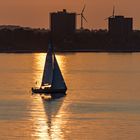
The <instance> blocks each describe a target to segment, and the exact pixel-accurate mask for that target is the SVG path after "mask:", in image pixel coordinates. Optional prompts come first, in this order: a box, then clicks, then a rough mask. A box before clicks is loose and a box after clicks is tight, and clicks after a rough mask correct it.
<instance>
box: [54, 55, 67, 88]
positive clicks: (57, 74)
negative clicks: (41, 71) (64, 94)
mask: <svg viewBox="0 0 140 140" xmlns="http://www.w3.org/2000/svg"><path fill="white" fill-rule="evenodd" d="M52 88H53V89H67V87H66V84H65V81H64V79H63V76H62V73H61V71H60V68H59V66H58V63H57V59H56V57H55V55H54V70H53V80H52Z"/></svg>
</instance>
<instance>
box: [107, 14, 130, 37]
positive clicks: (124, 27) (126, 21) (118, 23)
mask: <svg viewBox="0 0 140 140" xmlns="http://www.w3.org/2000/svg"><path fill="white" fill-rule="evenodd" d="M108 29H109V33H110V35H112V36H115V37H116V36H117V37H122V36H124V37H127V36H128V35H129V34H131V33H132V31H133V18H126V17H124V16H113V17H110V18H109V19H108Z"/></svg>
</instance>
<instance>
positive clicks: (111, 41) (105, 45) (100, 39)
mask: <svg viewBox="0 0 140 140" xmlns="http://www.w3.org/2000/svg"><path fill="white" fill-rule="evenodd" d="M48 38H49V31H48V30H45V29H31V28H23V27H19V26H0V52H46V51H47V44H48ZM54 46H55V49H56V50H57V51H99V52H105V51H115V52H116V51H140V31H134V32H133V33H131V34H129V35H128V36H125V37H124V36H118V37H116V36H114V37H113V36H111V35H110V34H109V33H108V31H107V30H87V29H86V30H82V31H80V30H79V31H78V30H77V32H76V33H75V34H74V35H72V36H61V35H60V36H58V37H56V38H54Z"/></svg>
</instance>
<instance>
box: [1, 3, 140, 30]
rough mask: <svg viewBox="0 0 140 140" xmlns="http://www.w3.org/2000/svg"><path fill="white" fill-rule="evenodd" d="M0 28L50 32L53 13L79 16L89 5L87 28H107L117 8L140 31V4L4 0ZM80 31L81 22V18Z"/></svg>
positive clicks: (86, 15) (117, 11)
mask: <svg viewBox="0 0 140 140" xmlns="http://www.w3.org/2000/svg"><path fill="white" fill-rule="evenodd" d="M0 2H1V3H0V25H4V24H8V25H9V24H10V25H11V24H12V25H21V26H28V27H35V28H36V27H37V28H38V27H39V28H49V16H48V14H49V12H53V11H60V10H62V9H64V8H65V9H67V10H68V11H70V12H77V13H79V12H80V11H81V9H82V8H83V6H84V4H86V9H85V17H86V18H87V20H88V23H85V26H84V27H86V28H90V29H95V28H97V29H99V28H103V29H105V28H107V21H105V20H104V19H105V18H106V17H108V16H110V15H112V7H113V5H115V6H116V14H117V15H125V16H130V17H133V18H134V28H135V29H140V14H139V13H140V0H77V1H74V0H0ZM77 20H78V25H77V26H78V28H79V21H80V19H79V18H78V19H77Z"/></svg>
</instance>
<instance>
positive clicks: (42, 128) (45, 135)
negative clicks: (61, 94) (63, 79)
mask: <svg viewBox="0 0 140 140" xmlns="http://www.w3.org/2000/svg"><path fill="white" fill-rule="evenodd" d="M45 58H46V54H44V53H40V54H34V64H33V70H34V71H33V73H34V77H33V82H34V84H35V83H36V81H37V85H36V84H35V86H40V84H41V80H42V74H43V69H44V63H45ZM56 58H57V61H58V63H59V66H60V68H61V71H62V73H63V75H65V68H66V67H65V62H66V59H65V57H64V56H61V55H56ZM63 100H64V99H59V100H44V99H41V97H40V96H38V95H34V96H33V100H32V105H31V116H32V121H33V134H32V137H35V139H36V140H63V139H64V136H63V130H62V124H63V122H62V115H61V112H62V106H63Z"/></svg>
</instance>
